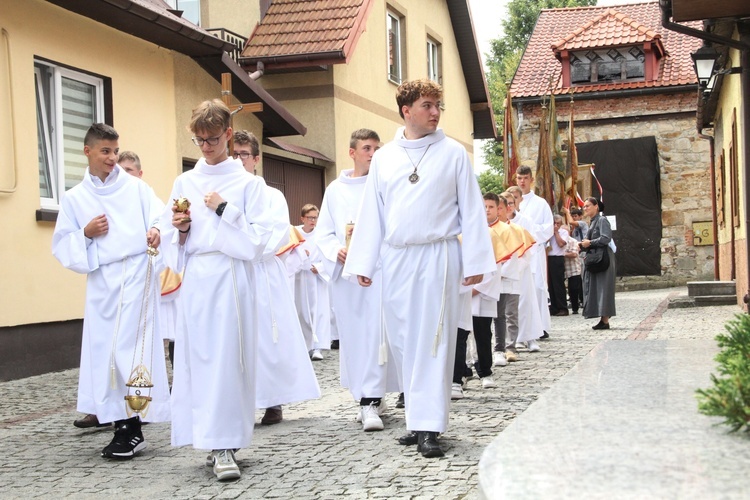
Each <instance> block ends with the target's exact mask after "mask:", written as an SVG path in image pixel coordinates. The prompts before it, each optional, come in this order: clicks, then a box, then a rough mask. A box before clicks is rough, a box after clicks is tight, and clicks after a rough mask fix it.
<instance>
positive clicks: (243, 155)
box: [209, 142, 258, 160]
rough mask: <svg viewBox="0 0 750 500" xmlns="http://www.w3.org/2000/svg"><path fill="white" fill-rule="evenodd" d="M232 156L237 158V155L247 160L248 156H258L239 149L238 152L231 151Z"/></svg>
mask: <svg viewBox="0 0 750 500" xmlns="http://www.w3.org/2000/svg"><path fill="white" fill-rule="evenodd" d="M209 144H211V143H210V142H209ZM232 156H233V157H234V158H235V159H237V157H239V158H242V159H243V160H247V159H248V158H252V157H254V156H258V155H254V154H252V153H248V152H247V151H240V152H237V151H235V152H234V153H232Z"/></svg>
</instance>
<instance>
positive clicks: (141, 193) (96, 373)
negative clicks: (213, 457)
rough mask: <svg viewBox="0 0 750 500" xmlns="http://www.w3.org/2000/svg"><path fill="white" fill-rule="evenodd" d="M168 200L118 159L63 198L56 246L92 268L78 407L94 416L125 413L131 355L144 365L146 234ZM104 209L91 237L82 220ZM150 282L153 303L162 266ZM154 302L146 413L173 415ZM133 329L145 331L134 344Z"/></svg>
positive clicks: (69, 263) (62, 255)
mask: <svg viewBox="0 0 750 500" xmlns="http://www.w3.org/2000/svg"><path fill="white" fill-rule="evenodd" d="M98 184H101V183H100V182H99V183H98ZM163 206H164V205H163V204H162V203H161V201H160V200H158V199H157V198H156V196H155V195H154V192H153V190H152V189H151V188H150V187H149V186H148V185H147V184H146V183H145V182H143V181H142V180H140V179H138V178H136V177H133V176H131V175H128V174H127V173H126V172H125V171H124V170H122V169H121V168H120V167H119V165H118V166H115V170H114V171H113V172H112V173H111V174H110V175H109V177H108V178H107V179H106V181H105V183H104V185H103V186H102V185H97V184H95V183H94V181H93V180H92V177H91V175H90V173H89V170H88V169H86V173H85V174H84V176H83V180H82V181H81V183H80V184H78V185H76V186H74V187H73V188H71V189H70V190H69V191H67V192H66V193H65V194H64V195H63V197H62V201H61V204H60V213H59V214H58V217H57V223H56V225H55V232H54V234H53V236H52V253H53V254H54V256H55V257H56V258H57V260H59V261H60V263H62V265H63V266H65V267H66V268H68V269H70V270H72V271H75V272H77V273H81V274H86V275H87V277H86V305H85V308H84V313H83V339H82V343H81V367H80V372H79V379H78V405H77V409H78V411H80V412H82V413H92V414H94V415H96V416H97V417H98V419H99V421H100V422H114V421H115V420H123V419H126V418H128V415H127V411H126V407H125V404H126V403H125V399H124V397H125V395H126V394H127V393H128V391H127V387H126V386H125V383H126V382H127V381H128V379H129V378H130V372H131V370H132V369H133V366H132V365H133V357H134V354H135V360H136V361H135V363H136V364H140V361H141V359H140V352H141V343H142V341H143V337H142V335H143V328H142V326H139V325H141V324H140V321H139V320H140V315H141V304H142V300H143V295H144V288H145V283H146V271H147V265H148V256H147V255H146V248H147V243H146V233H147V232H148V230H149V229H150V228H151V227H152V226H154V225H156V226H157V227H158V223H157V221H158V217H159V214H160V212H161V211H162V208H163ZM102 214H104V215H106V216H107V221H108V224H109V230H108V231H107V233H106V234H104V235H102V236H98V237H96V238H93V239H88V238H86V237H85V236H84V235H83V230H84V227H86V225H87V224H88V223H89V222H90V221H91V219H93V218H94V217H96V216H99V215H102ZM151 284H152V286H151V289H150V291H149V293H150V294H151V295H150V297H149V303H150V304H152V305H155V304H158V301H159V295H160V293H159V269H158V268H156V269H153V270H152V275H151ZM149 309H150V310H151V314H148V317H147V319H146V322H147V325H148V327H147V328H146V346H147V348H146V349H145V352H144V359H143V364H144V365H145V366H146V367H147V368H149V369H150V371H151V378H152V382H153V384H154V387H153V388H152V389H151V390H150V396H151V397H152V398H153V400H152V401H151V403H150V405H149V407H148V410H147V415H146V417H145V418H143V420H145V421H151V422H163V421H166V420H169V417H170V409H169V384H168V381H167V370H166V365H165V363H164V350H163V347H162V342H161V336H160V335H159V334H158V332H159V329H158V316H159V314H158V310H156V311H154V310H153V309H152V308H149ZM157 309H158V307H157ZM154 322H156V325H155V326H156V328H155V330H152V328H151V325H152V324H153V323H154ZM136 332H138V334H139V335H140V336H139V337H138V339H137V344H136ZM152 332H153V333H156V335H152ZM152 345H153V351H152V349H151V347H152ZM152 352H153V354H154V356H153V357H152V356H151V354H152ZM112 382H114V384H115V388H112Z"/></svg>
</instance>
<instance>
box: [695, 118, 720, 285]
mask: <svg viewBox="0 0 750 500" xmlns="http://www.w3.org/2000/svg"><path fill="white" fill-rule="evenodd" d="M698 137H700V138H701V139H705V140H707V141H708V146H709V151H710V154H711V162H710V163H709V168H710V171H711V213H712V214H714V217H711V226H712V230H713V232H714V245H713V246H714V280H715V281H719V279H720V278H719V274H720V273H719V264H720V263H719V225H718V223H717V221H716V161H715V159H714V155H715V151H714V138H713V136H711V135H706V134H704V133H703V129H702V128H701V126H700V125H698Z"/></svg>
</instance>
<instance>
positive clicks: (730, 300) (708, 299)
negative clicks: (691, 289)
mask: <svg viewBox="0 0 750 500" xmlns="http://www.w3.org/2000/svg"><path fill="white" fill-rule="evenodd" d="M693 298H694V299H695V305H696V306H699V307H700V306H732V305H736V304H737V296H736V295H731V296H730V295H701V296H700V297H693Z"/></svg>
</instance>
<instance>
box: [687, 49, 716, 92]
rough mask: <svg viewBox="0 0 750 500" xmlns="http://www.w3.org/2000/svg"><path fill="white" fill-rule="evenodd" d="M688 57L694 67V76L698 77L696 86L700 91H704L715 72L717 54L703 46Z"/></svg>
mask: <svg viewBox="0 0 750 500" xmlns="http://www.w3.org/2000/svg"><path fill="white" fill-rule="evenodd" d="M690 57H692V59H693V64H694V65H695V74H696V75H697V76H698V84H699V85H700V86H701V88H702V89H706V88H707V87H708V83H709V81H710V80H711V77H712V76H713V75H714V72H715V70H716V64H717V62H718V59H719V53H718V52H716V49H714V48H712V47H706V46H705V45H704V46H703V47H701V48H700V49H698V50H696V51H695V52H693V53H692V54H690Z"/></svg>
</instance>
